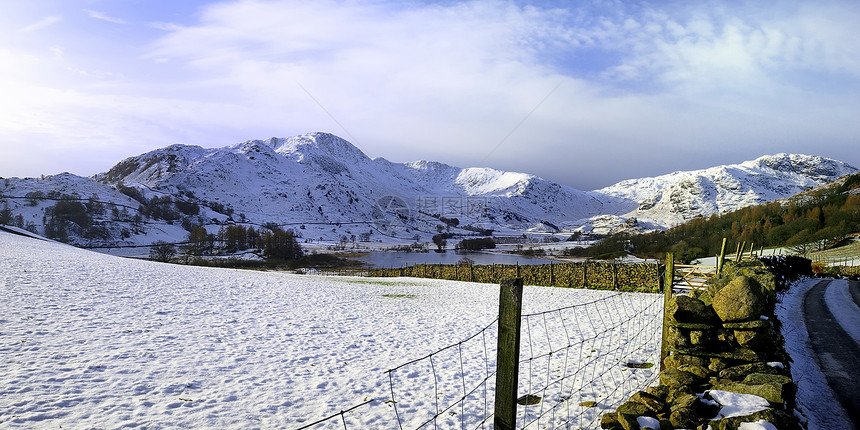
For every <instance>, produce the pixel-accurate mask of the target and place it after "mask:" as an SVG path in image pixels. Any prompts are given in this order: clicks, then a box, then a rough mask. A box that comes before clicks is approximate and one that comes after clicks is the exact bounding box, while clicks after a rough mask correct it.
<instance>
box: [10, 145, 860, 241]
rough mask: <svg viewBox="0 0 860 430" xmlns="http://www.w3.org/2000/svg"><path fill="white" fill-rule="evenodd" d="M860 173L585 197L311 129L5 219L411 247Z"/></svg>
mask: <svg viewBox="0 0 860 430" xmlns="http://www.w3.org/2000/svg"><path fill="white" fill-rule="evenodd" d="M855 171H857V169H856V168H854V167H852V166H850V165H848V164H846V163H843V162H839V161H836V160H830V159H826V158H822V157H816V156H807V155H797V154H777V155H772V156H765V157H761V158H759V159H757V160H753V161H748V162H744V163H741V164H738V165H729V166H717V167H714V168H710V169H705V170H700V171H690V172H675V173H672V174H669V175H664V176H659V177H654V178H643V179H635V180H627V181H623V182H620V183H618V184H615V185H613V186H610V187H607V188H604V189H601V190H595V191H581V190H577V189H574V188H571V187H568V186H565V185H561V184H556V183H553V182H551V181H547V180H545V179H543V178H540V177H538V176H535V175H531V174H527V173H517V172H504V171H499V170H495V169H491V168H477V167H472V168H459V167H454V166H449V165H446V164H442V163H438V162H432V161H417V162H412V163H393V162H390V161H388V160H385V159H384V158H376V159H371V158H369V157H368V156H366V155H365V154H364V153H363V152H361V150H359V149H358V148H356V147H355V146H354V145H352V144H351V143H349V142H347V141H346V140H343V139H341V138H339V137H337V136H334V135H331V134H327V133H310V134H305V135H300V136H295V137H290V138H271V139H267V140H250V141H246V142H242V143H238V144H235V145H231V146H227V147H222V148H202V147H199V146H192V145H172V146H169V147H166V148H161V149H158V150H155V151H151V152H148V153H146V154H142V155H139V156H136V157H131V158H128V159H126V160H123V161H122V162H120V163H118V164H117V165H116V166H114V167H113V168H111V169H110V170H109V171H107V172H104V173H101V174H98V175H96V176H94V177H93V178H82V177H78V176H75V175H71V174H61V175H54V176H46V177H43V178H38V179H33V178H24V179H20V178H7V179H5V180H2V181H0V199H2V202H0V209H2V210H4V211H5V212H4V213H5V214H6V216H5V218H7V219H6V220H5V222H6V223H11V224H20V225H21V226H22V227H27V226H29V228H30V229H31V230H35V231H37V232H39V233H40V234H45V235H47V236H51V237H54V238H57V239H60V240H63V241H67V242H69V243H73V244H77V245H84V246H118V245H123V246H129V245H141V246H144V245H148V244H150V243H152V242H153V241H155V240H167V241H171V242H179V241H183V240H184V239H185V238H186V237H187V235H188V232H189V231H191V230H192V229H194V228H195V227H199V226H203V227H205V228H206V230H207V231H208V232H209V233H210V234H214V233H217V232H218V230H219V229H220V228H221V227H222V226H223V225H224V224H237V223H238V224H243V225H247V226H256V227H264V226H265V228H271V227H273V226H279V227H280V228H283V229H293V230H295V231H296V232H297V234H298V235H299V236H301V237H302V238H303V239H304V240H306V241H307V240H313V241H338V240H343V239H347V240H365V241H368V240H369V241H377V242H378V241H382V242H392V243H405V242H412V241H423V242H427V241H429V240H430V238H431V237H432V236H433V235H434V234H437V233H438V232H440V231H450V232H452V233H453V234H459V235H475V234H478V233H484V234H486V233H488V232H490V231H492V232H493V233H494V234H495V235H504V236H521V235H522V234H532V233H564V234H568V233H573V232H576V231H581V232H595V233H601V234H605V233H609V232H611V231H618V230H621V231H649V230H655V229H657V230H660V229H665V228H668V227H672V226H675V225H678V224H680V223H682V222H685V221H689V220H691V219H696V218H698V217H707V216H710V215H711V214H714V213H725V212H728V211H732V210H736V209H738V208H741V207H745V206H748V205H753V204H760V203H763V202H768V201H773V200H776V199H779V198H785V197H788V196H791V195H793V194H795V193H797V192H799V191H802V190H806V189H810V188H813V187H815V186H818V185H821V184H824V183H826V182H828V181H830V180H833V179H835V178H837V177H839V176H841V175H844V174H846V173H851V172H855ZM58 205H59V206H58ZM3 218H4V217H2V216H0V221H4V220H3Z"/></svg>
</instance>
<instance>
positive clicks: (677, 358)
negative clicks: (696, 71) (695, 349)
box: [663, 354, 708, 367]
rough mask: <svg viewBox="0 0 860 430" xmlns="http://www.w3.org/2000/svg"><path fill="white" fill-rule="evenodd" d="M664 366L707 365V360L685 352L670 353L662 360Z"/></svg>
mask: <svg viewBox="0 0 860 430" xmlns="http://www.w3.org/2000/svg"><path fill="white" fill-rule="evenodd" d="M663 364H664V365H665V366H666V367H681V366H702V367H704V366H707V365H708V360H707V359H705V358H702V357H696V356H693V355H686V354H672V355H670V356H668V357H666V359H665V360H663Z"/></svg>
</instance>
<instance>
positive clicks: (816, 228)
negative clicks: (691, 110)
mask: <svg viewBox="0 0 860 430" xmlns="http://www.w3.org/2000/svg"><path fill="white" fill-rule="evenodd" d="M858 231H860V173H853V174H849V175H845V176H843V177H841V178H839V179H837V180H836V181H833V182H831V183H828V184H825V185H822V186H818V187H816V188H813V189H810V190H807V191H804V192H802V193H799V194H796V195H794V196H791V197H789V198H785V199H780V200H777V201H774V202H768V203H765V204H760V205H755V206H749V207H745V208H742V209H739V210H736V211H734V212H731V213H727V214H724V215H713V216H711V217H708V218H697V219H694V220H692V221H690V222H687V223H685V224H682V225H679V226H677V227H674V228H671V229H668V230H666V231H660V232H653V233H650V234H645V235H638V236H630V235H626V234H619V235H615V236H612V237H609V238H606V239H604V240H603V241H601V242H599V243H598V244H595V245H594V246H592V247H591V248H588V249H582V250H574V251H573V252H574V254H575V255H578V256H592V257H598V256H610V255H618V254H626V253H628V252H630V253H634V254H636V255H639V256H643V257H658V256H661V255H662V254H663V253H665V252H667V251H672V252H674V253H675V254H676V256H678V257H679V258H680V259H681V260H682V261H690V260H692V259H695V258H698V257H706V256H712V255H716V254H718V253H719V252H720V246H721V244H722V238H724V237H725V238H728V239H729V248H730V249H731V250H732V251H734V249H736V248H737V244H739V243H746V244H748V245H749V244H755V247H756V248H759V247H761V246H764V247H782V246H787V247H789V248H791V250H792V251H793V252H795V253H798V254H807V253H809V252H812V251H817V250H821V249H826V248H828V247H831V246H834V245H836V244H840V243H843V241H845V239H847V238H848V236H849V235H850V234H853V233H857V232H858Z"/></svg>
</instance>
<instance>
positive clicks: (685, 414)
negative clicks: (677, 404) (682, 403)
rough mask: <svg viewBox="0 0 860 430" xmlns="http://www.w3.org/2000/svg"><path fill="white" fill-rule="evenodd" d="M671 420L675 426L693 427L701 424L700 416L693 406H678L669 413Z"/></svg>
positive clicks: (682, 427)
mask: <svg viewBox="0 0 860 430" xmlns="http://www.w3.org/2000/svg"><path fill="white" fill-rule="evenodd" d="M669 422H670V423H671V424H672V427H674V428H681V429H691V428H695V427H696V425H698V424H699V417H698V416H697V415H696V411H695V410H694V409H693V408H678V409H676V410H674V411H672V414H671V415H669Z"/></svg>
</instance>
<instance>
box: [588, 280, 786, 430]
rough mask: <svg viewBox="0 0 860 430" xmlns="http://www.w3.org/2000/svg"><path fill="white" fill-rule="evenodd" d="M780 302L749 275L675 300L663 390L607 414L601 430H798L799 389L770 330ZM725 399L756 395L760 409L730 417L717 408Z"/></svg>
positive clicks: (670, 307) (649, 391)
mask: <svg viewBox="0 0 860 430" xmlns="http://www.w3.org/2000/svg"><path fill="white" fill-rule="evenodd" d="M774 297H775V295H774V291H773V286H772V285H768V286H762V285H761V284H760V283H759V282H758V281H757V280H756V279H754V278H751V277H746V276H738V277H735V278H734V279H732V280H731V281H730V282H728V283H724V282H718V283H715V284H714V285H709V286H708V287H707V288H705V289H702V290H699V291H697V292H695V293H693V294H691V295H690V296H686V295H678V296H675V297H673V298H672V299H671V300H670V301H669V303H668V304H667V306H666V313H667V320H666V321H667V325H668V333H669V339H668V344H669V350H670V355H669V356H668V357H666V359H665V361H664V363H663V370H662V371H661V372H660V376H659V381H660V384H659V385H658V386H655V387H650V388H648V389H646V390H645V391H640V392H638V393H636V394H634V395H633V396H632V397H630V399H629V400H628V401H627V402H626V403H624V404H622V405H621V406H619V407H618V408H617V410H616V411H615V412H612V413H607V414H604V415H603V417H602V420H601V427H602V428H604V429H624V430H639V429H645V428H651V429H653V430H657V429H658V428H659V429H662V430H667V429H703V430H704V429H708V428H709V427H710V428H711V429H714V430H734V429H737V428H738V427H739V426H740V425H741V423H744V422H758V421H760V420H764V421H767V422H769V423H771V424H773V425H774V426H775V427H776V428H778V429H799V428H800V427H799V425H798V423H797V420H796V419H795V417H794V415H793V407H794V394H795V385H794V383H793V382H792V381H791V377H790V372H789V369H788V367H787V362H788V360H787V357H786V355H785V353H784V352H783V348H782V347H781V342H780V340H779V339H780V337H779V334H778V331H777V329H776V328H775V327H774V325H773V323H772V322H773V321H774V320H773V319H772V317H773V309H774ZM724 392H728V393H737V394H743V395H754V396H758V398H760V399H764V400H761V402H762V405H761V407H760V408H758V409H761V410H759V411H757V412H752V413H747V414H744V415H741V416H730V417H725V415H726V414H724V413H721V409H722V408H721V405H720V404H719V403H718V402H717V401H715V398H718V397H719V396H717V394H720V393H724ZM724 397H730V396H724ZM741 397H742V396H741ZM743 398H746V399H749V398H751V397H749V396H747V397H743ZM729 415H732V414H729Z"/></svg>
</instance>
